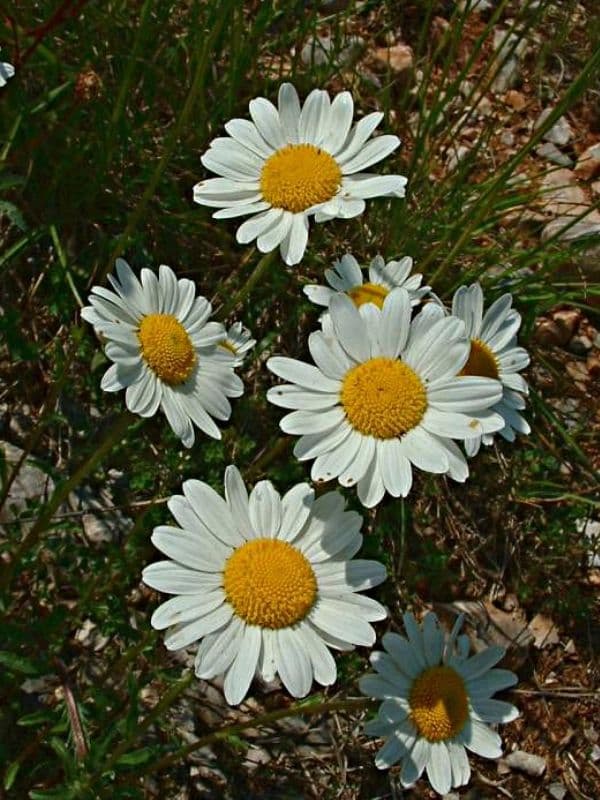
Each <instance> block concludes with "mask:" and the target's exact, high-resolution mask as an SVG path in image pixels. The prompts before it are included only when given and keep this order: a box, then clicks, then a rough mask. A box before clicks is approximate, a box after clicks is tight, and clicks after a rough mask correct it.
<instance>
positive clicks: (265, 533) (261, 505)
mask: <svg viewBox="0 0 600 800" xmlns="http://www.w3.org/2000/svg"><path fill="white" fill-rule="evenodd" d="M248 507H249V511H250V520H251V522H252V527H253V528H254V530H255V531H256V534H257V536H258V537H259V538H263V537H264V538H267V539H277V538H278V535H279V528H280V526H281V498H280V496H279V493H278V492H277V491H276V490H275V488H274V486H273V484H272V483H271V481H259V482H258V483H257V484H256V486H255V487H254V489H253V490H252V492H251V493H250V500H249V502H248Z"/></svg>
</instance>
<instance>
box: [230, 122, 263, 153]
mask: <svg viewBox="0 0 600 800" xmlns="http://www.w3.org/2000/svg"><path fill="white" fill-rule="evenodd" d="M225 130H226V131H227V133H228V134H229V135H230V136H231V137H232V138H233V139H235V140H236V141H237V142H239V143H240V144H242V145H244V147H247V148H248V149H249V150H252V152H253V153H256V155H258V156H260V157H261V158H262V159H267V158H269V157H270V156H272V155H273V152H274V151H273V148H272V147H270V146H269V145H268V144H267V143H266V142H265V140H264V139H263V138H262V136H261V135H260V134H259V132H258V130H257V129H256V126H255V125H254V124H253V123H252V122H250V121H249V120H247V119H231V120H229V122H227V123H226V124H225Z"/></svg>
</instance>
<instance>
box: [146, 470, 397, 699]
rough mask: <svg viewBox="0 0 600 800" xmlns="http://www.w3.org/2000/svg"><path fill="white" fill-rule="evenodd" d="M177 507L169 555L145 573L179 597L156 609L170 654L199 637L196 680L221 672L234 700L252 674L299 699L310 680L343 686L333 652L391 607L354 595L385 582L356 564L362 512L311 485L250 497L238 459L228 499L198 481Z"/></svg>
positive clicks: (355, 640) (260, 486)
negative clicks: (279, 683)
mask: <svg viewBox="0 0 600 800" xmlns="http://www.w3.org/2000/svg"><path fill="white" fill-rule="evenodd" d="M168 506H169V510H170V511H171V513H172V514H173V516H174V517H175V519H176V520H177V523H178V525H180V526H181V527H169V526H160V527H158V528H155V530H154V533H153V535H152V541H153V543H154V545H155V546H156V547H157V548H158V549H159V550H161V551H162V552H163V553H164V554H165V555H166V556H167V557H168V559H169V560H167V561H159V562H157V563H156V564H152V565H151V566H149V567H147V568H146V569H145V570H144V574H143V579H144V582H145V583H146V584H147V585H148V586H151V587H152V588H153V589H157V590H158V591H161V592H167V593H168V594H172V595H174V597H172V598H171V599H170V600H167V601H166V603H163V604H162V605H161V606H159V607H158V608H157V609H156V611H155V612H154V614H153V615H152V620H151V623H152V626H153V627H154V628H156V629H158V630H162V629H164V628H170V630H169V632H168V633H167V635H166V638H165V645H166V646H167V648H168V649H169V650H179V649H181V648H183V647H188V646H189V645H191V644H194V643H196V642H198V641H199V640H201V643H200V645H199V647H198V651H197V654H196V663H195V671H196V675H197V676H198V677H199V678H206V679H209V678H214V677H215V676H217V675H223V674H224V675H225V683H224V691H225V698H226V700H227V702H228V703H230V704H232V705H236V704H237V703H241V702H242V700H243V699H244V697H245V696H246V693H247V691H248V688H249V686H250V683H251V681H252V678H253V677H254V675H255V673H257V672H258V673H259V674H260V675H261V676H262V677H263V678H264V680H266V681H271V680H273V679H274V677H275V675H276V674H279V677H280V678H281V680H282V681H283V684H284V685H285V687H286V688H287V690H288V691H289V692H290V693H291V694H292V695H293V696H294V697H304V695H306V694H307V693H308V692H309V690H310V687H311V684H312V682H313V679H314V680H316V681H317V683H320V684H322V685H323V686H329V685H331V684H332V683H334V682H335V679H336V666H335V661H334V659H333V656H332V655H331V653H330V652H329V649H328V648H334V649H339V650H351V649H352V648H353V645H363V646H366V647H368V646H370V645H372V644H373V643H374V641H375V632H374V630H373V628H372V626H371V625H370V624H369V623H370V622H373V621H375V620H381V619H384V618H385V616H386V611H385V609H384V608H383V606H381V605H380V604H379V603H377V602H376V601H375V600H372V599H371V598H370V597H365V596H364V595H361V594H358V592H359V591H360V590H361V589H369V588H371V587H372V586H376V585H377V584H379V583H381V582H382V581H383V580H385V577H386V574H385V568H384V566H383V565H382V564H379V563H378V562H376V561H364V560H360V559H356V560H352V556H354V555H355V553H357V552H358V550H359V549H360V547H361V544H362V536H361V534H360V533H359V531H360V528H361V525H362V518H361V516H360V515H359V514H357V513H356V512H355V511H344V499H343V497H342V496H341V495H340V494H339V493H338V492H330V493H328V494H325V495H322V496H321V497H319V498H318V499H317V500H315V499H314V491H313V489H311V487H310V486H309V485H308V484H306V483H300V484H297V485H296V486H294V487H293V488H292V489H290V490H289V491H288V492H287V493H286V494H285V495H284V496H283V497H280V495H279V493H278V492H277V491H276V490H275V489H274V488H273V484H272V483H271V482H270V481H261V482H259V483H257V484H256V486H255V487H254V489H253V490H252V492H251V493H250V496H248V492H247V490H246V487H245V485H244V482H243V480H242V477H241V475H240V473H239V472H238V470H237V469H236V467H234V466H230V467H227V469H226V471H225V499H223V498H222V497H221V496H220V495H219V494H217V492H215V491H214V489H211V488H210V486H208V485H207V484H206V483H202V482H201V481H196V480H189V481H186V482H185V483H184V484H183V495H176V496H174V497H172V498H171V499H170V501H169V503H168Z"/></svg>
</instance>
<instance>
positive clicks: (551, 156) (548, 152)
mask: <svg viewBox="0 0 600 800" xmlns="http://www.w3.org/2000/svg"><path fill="white" fill-rule="evenodd" d="M535 152H536V153H537V154H538V156H540V157H541V158H545V159H546V160H547V161H550V162H551V163H552V164H558V166H559V167H572V166H573V162H572V161H571V159H570V158H569V156H568V155H566V154H565V153H562V152H561V151H560V150H559V149H558V147H557V146H556V145H555V144H553V143H552V142H543V144H539V145H538V146H537V147H536V148H535Z"/></svg>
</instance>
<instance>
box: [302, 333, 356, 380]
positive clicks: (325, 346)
mask: <svg viewBox="0 0 600 800" xmlns="http://www.w3.org/2000/svg"><path fill="white" fill-rule="evenodd" d="M308 349H309V350H310V354H311V356H312V358H313V361H314V362H315V364H316V365H317V367H318V368H319V369H320V370H321V372H322V373H323V374H324V375H327V377H328V378H333V379H334V380H343V378H344V377H345V375H346V373H347V372H348V369H349V368H350V366H351V362H350V361H349V359H348V357H347V356H346V355H345V354H344V353H343V351H342V352H339V355H338V354H336V352H335V351H334V350H333V349H332V348H331V346H330V344H329V340H328V339H327V338H326V337H325V336H324V334H323V333H322V332H321V331H315V332H314V333H311V334H310V336H309V337H308ZM340 356H342V357H340Z"/></svg>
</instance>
